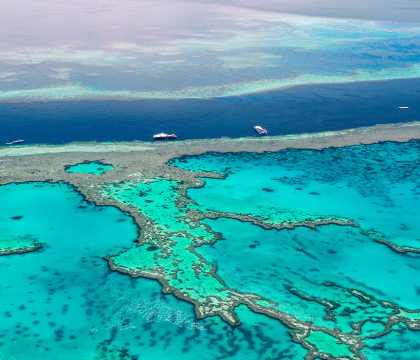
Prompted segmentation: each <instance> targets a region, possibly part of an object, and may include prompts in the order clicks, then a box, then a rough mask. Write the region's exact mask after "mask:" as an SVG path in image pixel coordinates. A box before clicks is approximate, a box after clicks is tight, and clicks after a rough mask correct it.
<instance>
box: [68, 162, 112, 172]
mask: <svg viewBox="0 0 420 360" xmlns="http://www.w3.org/2000/svg"><path fill="white" fill-rule="evenodd" d="M113 168H114V167H113V166H112V165H111V164H105V163H103V162H101V161H99V160H95V161H84V162H82V163H79V164H74V165H67V166H65V167H64V169H65V171H66V172H68V173H79V174H92V175H102V174H105V173H106V172H107V171H110V170H112V169H113Z"/></svg>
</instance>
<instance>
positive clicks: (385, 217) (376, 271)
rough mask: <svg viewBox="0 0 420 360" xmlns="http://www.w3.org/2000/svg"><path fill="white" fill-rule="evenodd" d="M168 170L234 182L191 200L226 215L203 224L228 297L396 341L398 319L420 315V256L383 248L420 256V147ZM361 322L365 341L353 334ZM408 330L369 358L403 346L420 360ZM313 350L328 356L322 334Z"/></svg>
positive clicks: (202, 162)
mask: <svg viewBox="0 0 420 360" xmlns="http://www.w3.org/2000/svg"><path fill="white" fill-rule="evenodd" d="M169 163H170V164H171V165H174V166H178V167H182V168H184V169H188V170H193V171H213V172H217V173H219V174H223V175H225V178H224V179H210V178H205V179H203V180H204V181H205V186H204V187H201V188H192V189H189V190H188V195H189V196H190V198H191V199H192V200H194V201H195V202H196V204H197V205H198V208H199V209H200V210H201V211H204V212H206V211H209V210H212V211H218V212H221V215H220V216H221V218H218V219H216V220H205V221H204V222H205V223H206V224H208V225H209V226H211V228H212V229H213V230H214V231H216V232H219V233H220V234H222V236H223V238H224V240H223V241H218V242H216V243H215V244H213V245H204V246H201V247H200V248H198V249H196V251H197V252H198V253H199V254H200V255H202V256H203V257H204V258H205V259H206V260H208V261H210V262H211V263H212V264H215V265H217V269H218V270H217V273H218V275H219V276H220V277H221V278H222V279H223V280H224V281H225V283H226V285H227V286H228V287H230V288H234V289H240V290H241V291H245V292H252V293H256V294H259V295H263V296H265V297H267V298H269V299H271V300H274V301H276V302H278V303H279V305H278V306H277V308H278V309H280V310H281V311H284V312H286V313H288V314H291V315H293V316H294V317H296V318H297V319H299V320H301V321H310V322H312V323H313V324H315V325H318V326H322V327H325V328H329V329H340V331H342V332H352V331H353V335H352V336H354V337H355V338H357V337H363V336H370V335H374V334H377V333H378V332H381V331H383V330H385V327H386V324H387V323H388V322H389V321H390V319H391V317H392V316H393V315H392V314H393V312H394V309H398V308H399V307H402V308H407V309H412V310H417V309H419V304H420V291H419V287H418V279H419V276H420V255H418V254H415V253H413V252H412V253H408V254H403V253H398V252H396V251H394V250H393V249H391V248H390V247H388V246H386V245H384V244H382V243H378V242H377V241H375V239H377V238H380V239H385V240H387V241H389V242H390V243H394V244H396V245H400V246H409V247H411V248H415V249H419V248H420V238H419V235H418V234H419V231H420V221H419V215H418V209H420V191H419V190H420V183H419V179H420V167H419V165H420V143H419V142H417V141H411V142H409V143H404V144H398V143H391V142H389V143H382V144H376V145H369V146H353V147H346V148H328V149H325V150H322V151H315V150H293V149H290V150H285V151H281V152H277V153H264V154H251V153H242V154H219V153H208V154H204V155H200V156H187V157H182V158H179V159H174V160H172V161H170V162H169ZM226 213H228V214H230V216H231V215H235V214H237V215H248V217H251V218H253V219H256V220H258V221H262V222H263V223H265V224H268V225H270V224H273V225H281V224H283V223H284V222H289V219H292V223H293V222H295V221H296V220H299V219H305V218H307V219H311V218H317V217H322V216H327V217H332V218H334V217H339V218H342V219H348V220H351V221H354V222H355V224H356V225H357V226H338V225H323V226H317V227H316V229H310V228H308V227H297V228H294V229H291V230H287V229H286V230H274V229H273V230H267V229H264V228H262V227H260V226H257V225H253V224H251V223H246V222H241V221H239V220H234V219H227V218H223V216H227V214H226ZM223 214H226V215H223ZM354 290H357V291H358V292H356V293H355V292H353V291H354ZM360 294H364V295H363V296H360ZM388 302H391V303H392V304H393V305H392V306H389V303H388ZM417 317H418V315H417ZM362 323H363V326H362V327H361V330H360V334H358V333H357V332H354V329H355V328H357V326H359V325H358V324H362ZM417 326H418V325H417ZM404 327H405V325H401V328H400V329H399V330H398V332H397V333H396V334H394V333H391V334H389V335H387V336H386V337H383V338H382V337H379V338H378V339H377V340H366V342H365V343H366V345H367V347H366V348H365V349H364V353H365V354H366V355H368V358H369V359H376V358H378V359H386V358H387V359H389V358H393V357H392V354H393V353H395V352H397V351H398V350H397V349H398V344H399V342H400V341H402V342H404V347H405V348H406V350H407V351H406V352H404V354H399V355H398V358H401V359H413V356H414V355H413V354H415V353H416V349H418V347H419V346H420V336H418V334H417V333H415V332H412V331H410V332H407V331H404ZM400 333H402V334H403V336H404V337H401V336H398V335H397V334H399V335H400ZM320 335H322V336H325V334H320ZM322 336H321V337H322ZM387 339H389V344H388V343H387V342H388V340H387ZM308 341H309V342H311V341H315V343H317V342H318V344H317V345H318V346H319V348H320V349H321V348H322V346H323V345H322V344H323V343H324V341H323V340H322V338H320V337H319V336H318V335H316V336H315V335H314V334H312V335H311V336H310V337H308ZM384 342H385V343H387V345H384ZM329 351H330V353H331V354H332V351H335V349H333V348H330V350H329Z"/></svg>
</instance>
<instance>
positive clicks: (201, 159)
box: [0, 141, 420, 360]
mask: <svg viewBox="0 0 420 360" xmlns="http://www.w3.org/2000/svg"><path fill="white" fill-rule="evenodd" d="M419 160H420V143H419V142H416V141H411V142H409V143H403V144H398V143H383V144H377V145H369V146H353V147H346V148H337V149H333V148H330V149H325V150H323V151H313V150H285V151H281V152H277V153H264V154H249V153H248V154H245V153H238V154H216V153H209V154H204V155H200V156H191V157H183V158H180V159H174V160H172V161H170V164H171V165H175V166H179V167H183V168H185V169H189V170H196V171H202V170H206V171H215V172H218V173H221V174H225V175H226V177H225V178H224V179H208V178H205V179H204V181H205V186H204V187H201V188H194V189H189V190H188V195H189V196H190V197H191V199H192V200H194V201H195V202H196V204H195V205H194V204H190V205H189V206H188V207H187V208H182V207H180V208H177V206H176V204H178V206H181V205H182V204H183V203H185V201H187V199H186V198H184V196H183V195H182V193H177V192H176V191H177V189H178V188H179V187H180V186H181V185H180V184H177V183H176V182H175V181H173V180H168V179H164V178H156V179H151V180H149V181H147V182H144V183H139V184H136V183H121V184H119V185H118V186H108V187H106V186H105V187H104V189H102V191H104V195H105V196H109V197H114V198H116V199H117V200H116V201H121V202H124V203H127V204H128V205H130V206H133V208H135V209H137V210H138V211H140V212H141V213H142V215H143V216H144V217H145V218H146V219H149V220H152V222H148V223H149V227H148V228H145V229H142V231H143V232H144V233H145V234H146V235H147V236H149V237H150V239H151V240H150V239H149V240H150V241H152V240H153V241H155V242H156V243H153V244H154V245H155V246H154V247H153V249H152V250H150V249H149V250H147V249H146V250H147V251H140V250H142V249H143V248H145V247H146V248H150V244H149V243H147V244H145V245H143V246H142V247H139V246H136V245H135V244H134V243H133V241H134V240H135V239H136V238H137V236H138V229H137V227H136V226H135V224H134V222H133V220H132V219H131V218H130V217H129V216H128V215H127V214H125V213H123V212H121V211H119V210H118V209H116V208H114V207H97V206H95V205H93V204H90V203H88V202H86V201H85V200H84V199H83V197H82V196H81V195H80V194H79V193H77V192H76V191H75V190H74V189H73V188H72V187H71V186H68V185H66V184H64V183H58V184H50V183H24V184H9V185H4V186H0V199H1V201H0V253H1V250H2V249H6V250H10V249H16V248H18V247H19V246H20V247H22V248H23V249H26V250H28V251H29V250H31V251H30V252H28V253H26V254H13V255H5V256H0V272H1V274H2V275H1V277H0V294H1V296H0V308H1V312H0V319H1V321H0V359H1V360H2V359H15V360H24V359H25V360H26V359H45V360H50V359H51V360H53V359H54V360H55V359H60V360H73V359H74V360H75V359H77V360H80V359H81V360H100V359H101V360H102V359H127V360H128V359H130V360H133V359H150V360H152V359H153V360H154V359H164V360H165V359H178V358H182V359H187V360H188V359H191V360H192V359H196V358H197V357H200V358H202V359H205V360H207V359H208V360H212V359H238V360H242V359H245V360H254V359H267V360H271V359H288V358H289V359H303V358H304V357H305V355H306V354H307V350H305V349H304V348H303V347H302V346H301V345H299V344H297V343H296V342H294V341H292V340H291V331H290V329H288V328H286V327H285V326H284V325H282V323H281V322H280V321H278V320H275V319H270V318H268V317H266V316H265V315H261V314H257V313H255V312H253V311H251V310H250V309H249V308H247V307H246V306H245V305H239V306H238V307H236V308H234V309H233V310H232V311H234V312H235V313H236V315H237V316H238V318H239V320H240V321H241V325H240V326H238V327H231V326H230V325H228V324H227V323H226V322H224V321H223V320H222V319H221V318H219V317H208V318H205V319H203V320H197V319H196V317H195V314H194V307H193V305H192V304H191V303H189V302H187V301H181V300H178V299H177V298H176V297H175V296H173V295H171V294H168V295H163V294H162V292H161V289H162V287H161V285H160V284H159V283H158V282H156V281H154V280H146V279H141V278H132V277H130V276H127V275H124V274H122V273H120V272H118V271H110V269H109V266H108V264H107V262H106V260H105V259H104V258H105V257H107V256H111V257H112V258H113V259H114V261H116V260H118V259H120V260H121V259H122V260H124V258H125V257H127V256H128V255H130V256H131V255H132V258H130V261H132V262H133V264H132V266H133V267H136V266H140V265H144V264H146V262H147V261H146V260H147V259H148V258H150V259H152V262H153V267H156V269H157V270H159V268H160V267H163V268H165V269H173V270H174V271H173V272H171V273H168V274H169V275H170V276H173V280H174V281H172V283H171V286H172V287H173V289H178V290H179V289H182V287H187V288H188V289H187V290H188V291H189V292H191V293H200V294H204V299H202V300H203V303H204V302H205V301H206V300H207V297H209V296H210V295H211V296H218V295H219V297H222V296H223V294H222V292H220V293H219V294H213V293H211V291H210V290H211V289H210V288H209V289H205V284H206V282H204V281H203V279H204V278H207V277H209V276H210V279H211V280H212V281H213V280H216V281H217V282H218V284H219V285H218V286H222V287H224V289H223V291H224V292H229V294H231V293H234V292H235V291H236V292H242V293H254V294H257V295H258V296H261V297H263V298H265V299H270V300H272V301H274V303H270V304H268V302H267V301H265V300H262V299H261V298H259V299H257V300H254V301H255V303H256V304H259V305H261V306H265V307H267V308H268V307H270V306H271V307H272V308H274V309H276V310H278V311H281V312H282V313H286V314H290V315H292V316H293V317H294V318H295V319H297V321H299V322H300V323H301V324H304V323H306V324H311V325H312V326H317V327H318V328H317V329H318V330H312V331H311V332H310V334H308V336H307V338H306V340H305V341H306V342H307V343H309V344H312V345H315V346H316V347H318V349H320V350H321V351H324V352H327V353H329V354H332V355H333V356H334V355H335V356H338V355H340V354H342V355H346V354H347V355H349V354H350V352H349V351H350V350H349V349H348V348H347V347H346V346H345V345H343V344H340V343H337V339H336V338H333V337H332V336H331V334H328V331H332V330H334V332H335V333H341V334H344V333H346V334H347V336H348V337H349V338H351V339H354V340H355V341H358V340H359V339H362V341H363V344H365V345H366V347H365V348H363V350H362V353H363V354H364V355H365V356H367V358H368V359H393V358H398V359H404V360H412V359H415V358H416V356H417V354H418V348H419V347H420V336H418V332H416V331H413V330H409V329H408V328H407V324H409V325H410V326H412V328H413V329H414V328H415V327H416V326H417V327H419V326H420V324H419V320H417V323H416V320H415V319H419V314H418V313H415V312H411V313H410V312H407V311H406V310H418V308H419V304H420V292H419V287H418V279H419V275H420V255H419V254H415V253H413V252H411V253H407V254H404V253H399V252H397V251H395V250H393V249H391V248H390V247H389V246H387V245H385V244H382V243H379V242H377V241H375V239H376V238H377V237H378V236H380V237H381V238H384V239H386V240H387V241H389V242H392V243H395V244H398V245H402V246H404V245H406V246H411V247H414V248H419V247H420V240H419V237H418V234H419V230H420V229H419V227H420V224H419V221H418V211H417V209H419V208H420V206H419V205H420V200H419V199H420V198H419V195H420V192H419V179H420V177H419V175H420V173H419V171H420V170H419V165H420V161H419ZM86 176H88V173H86ZM191 208H193V209H194V210H195V211H196V212H198V213H201V214H205V213H206V211H208V210H215V211H219V212H221V214H222V215H221V217H220V218H217V219H212V220H210V219H204V220H202V221H201V226H197V225H198V223H195V222H194V220H193V219H192V218H190V217H189V212H188V211H187V209H191ZM223 214H225V215H223ZM235 214H236V215H239V216H241V215H247V216H248V218H251V219H254V220H255V221H256V223H261V224H265V225H270V224H271V225H275V226H279V225H281V224H283V223H284V222H285V221H286V222H289V223H296V221H302V219H303V220H304V221H311V219H319V218H321V219H323V218H342V219H348V220H352V221H354V222H355V223H356V224H357V226H340V225H333V224H330V225H322V226H316V227H315V228H309V227H307V226H298V227H295V228H293V229H282V230H276V229H265V228H263V227H262V226H260V225H255V224H252V223H251V222H245V221H240V220H238V219H232V218H227V216H228V215H229V216H231V217H232V216H233V215H235ZM174 219H175V220H174ZM204 225H206V226H209V227H206V228H204ZM209 229H211V230H213V231H214V232H218V233H220V235H221V237H222V239H221V240H220V241H217V242H215V243H214V244H209V243H210V242H211V241H210V240H211V239H213V236H212V233H209V232H208V230H209ZM190 230H191V234H189V231H190ZM152 235H154V237H153V236H152ZM32 245H36V246H35V247H33V248H32V247H31V246H32ZM194 246H195V248H194ZM159 249H160V250H159ZM162 249H163V250H165V251H169V253H167V254H166V255H165V256H163V257H159V256H158V257H156V256H155V255H154V254H160V253H162V254H163V253H164V252H163V251H162ZM143 250H144V249H143ZM158 250H159V251H158ZM127 254H128V255H127ZM136 254H137V255H136ZM145 254H146V255H147V256H148V258H147V259H146V258H145ZM187 255H188V256H187ZM200 256H201V257H200ZM191 259H192V260H191ZM122 260H121V261H122ZM181 260H182V261H181ZM145 261H146V262H145ZM126 265H127V266H128V267H130V266H131V265H130V264H126ZM146 265H147V264H146ZM212 265H217V276H218V277H214V276H213V275H212V273H211V272H210V269H211V268H212ZM146 267H148V268H149V270H150V271H152V270H153V269H151V266H149V265H147V266H146ZM157 270H156V271H157ZM178 272H180V273H181V274H180V275H177V273H178ZM168 274H167V275H168ZM171 274H172V275H171ZM169 275H168V276H169ZM190 275H191V276H190ZM189 277H191V278H192V279H193V280H194V281H190V280H189ZM176 279H178V280H179V279H182V280H183V282H182V283H181V284H177V283H176V281H175V280H176ZM184 280H185V281H184ZM222 282H223V283H222ZM220 284H223V285H220ZM206 290H209V291H210V295H209V294H207V292H206ZM213 290H214V289H213ZM222 304H224V303H222ZM396 316H398V318H397V317H396ZM391 322H392V323H394V325H392V329H393V331H391V332H390V333H389V334H386V335H384V336H380V337H378V338H371V339H369V338H366V339H364V337H365V336H376V335H377V334H378V333H380V332H381V331H383V330H385V328H386V326H387V325H390V323H391ZM320 329H325V331H324V330H320ZM401 349H403V351H401ZM417 357H418V356H417Z"/></svg>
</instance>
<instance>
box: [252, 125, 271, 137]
mask: <svg viewBox="0 0 420 360" xmlns="http://www.w3.org/2000/svg"><path fill="white" fill-rule="evenodd" d="M254 130H255V131H256V132H257V133H258V135H268V130H267V129H264V128H263V127H262V126H260V125H255V126H254Z"/></svg>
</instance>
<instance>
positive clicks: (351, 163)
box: [170, 141, 420, 247]
mask: <svg viewBox="0 0 420 360" xmlns="http://www.w3.org/2000/svg"><path fill="white" fill-rule="evenodd" d="M170 163H171V164H174V165H176V166H180V167H183V168H186V169H192V170H205V171H216V172H219V173H222V174H226V175H228V176H227V178H226V179H225V180H217V179H206V180H205V181H206V185H205V187H204V188H202V189H190V190H189V192H188V194H189V195H190V196H191V197H192V198H193V199H194V200H195V201H197V202H198V203H199V204H200V207H201V208H204V209H217V210H219V211H228V212H234V213H246V214H252V215H255V216H258V217H266V215H267V213H270V214H271V213H277V214H278V213H280V214H281V213H287V214H288V213H293V214H297V215H301V214H312V215H317V216H325V215H330V216H338V217H345V218H350V219H352V220H354V221H356V222H357V223H358V224H360V226H362V227H363V228H364V229H365V230H371V229H373V230H375V231H377V232H380V233H381V235H383V237H384V238H386V239H390V240H392V242H394V243H396V244H399V245H406V246H414V247H416V246H417V247H420V238H419V235H418V234H419V233H420V221H418V220H419V214H418V209H419V208H420V190H419V179H420V143H419V142H416V141H412V142H409V143H404V144H397V143H384V144H376V145H369V146H354V147H346V148H338V149H334V148H330V149H325V150H322V151H313V150H287V151H281V152H277V153H267V154H263V155H258V154H249V153H248V154H242V155H237V154H236V155H235V154H213V153H211V154H205V155H202V156H200V157H186V158H181V159H180V160H174V161H171V162H170Z"/></svg>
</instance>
